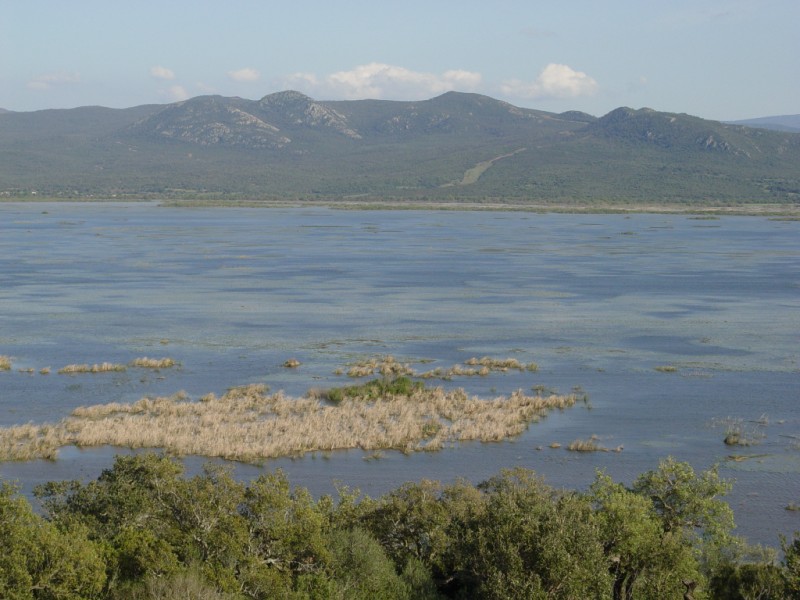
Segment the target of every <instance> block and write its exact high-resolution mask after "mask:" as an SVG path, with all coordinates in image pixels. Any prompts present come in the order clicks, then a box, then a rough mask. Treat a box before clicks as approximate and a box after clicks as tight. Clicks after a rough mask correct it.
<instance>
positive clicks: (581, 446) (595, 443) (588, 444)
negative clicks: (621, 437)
mask: <svg viewBox="0 0 800 600" xmlns="http://www.w3.org/2000/svg"><path fill="white" fill-rule="evenodd" d="M599 440H600V438H598V437H597V436H596V435H593V436H591V437H590V438H589V439H588V440H575V441H573V442H572V443H570V445H569V446H567V450H570V451H571V452H610V451H611V449H610V448H606V447H605V446H601V445H600V441H599ZM613 450H614V452H622V446H617V447H616V448H614V449H613Z"/></svg>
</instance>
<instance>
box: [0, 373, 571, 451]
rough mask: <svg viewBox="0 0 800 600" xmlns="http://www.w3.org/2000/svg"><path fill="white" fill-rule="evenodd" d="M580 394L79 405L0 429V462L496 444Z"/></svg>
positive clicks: (241, 397) (260, 389) (256, 393)
mask: <svg viewBox="0 0 800 600" xmlns="http://www.w3.org/2000/svg"><path fill="white" fill-rule="evenodd" d="M576 399H577V398H576V396H574V395H569V396H555V395H553V396H549V397H542V396H526V395H525V394H523V393H522V391H517V392H514V393H513V394H511V395H510V396H507V397H498V398H494V399H491V400H486V399H481V398H477V397H470V396H468V395H467V393H466V392H465V391H464V390H462V389H458V390H452V391H446V390H444V389H442V388H430V389H428V388H423V389H420V388H415V389H413V391H412V392H411V393H410V394H409V395H408V396H389V397H380V398H377V399H364V398H351V397H347V398H345V399H343V400H342V401H341V402H340V403H339V404H338V405H335V406H332V405H330V404H328V403H325V402H322V401H320V400H319V399H317V398H309V397H304V398H290V397H288V396H285V395H284V394H283V393H282V392H278V393H275V394H268V393H267V390H266V387H265V386H261V385H251V386H244V387H239V388H233V389H231V390H229V391H228V392H227V393H225V394H224V395H223V396H221V397H217V396H215V395H214V394H208V395H207V396H204V397H203V398H201V401H199V402H195V401H192V400H191V399H189V398H187V397H186V395H185V394H178V395H175V396H172V397H167V398H163V397H159V398H143V399H141V400H139V401H137V402H134V403H128V404H123V403H112V404H103V405H97V406H89V407H82V408H78V409H76V410H75V411H73V413H72V414H71V415H70V416H69V417H67V418H65V419H63V420H62V421H61V422H59V423H57V424H55V425H40V426H37V425H21V426H16V427H9V428H6V429H0V459H2V460H28V459H31V458H53V457H54V456H55V453H56V451H57V449H58V448H59V447H61V446H65V445H70V444H74V445H77V446H105V445H114V446H125V447H130V448H163V449H165V450H166V451H168V452H170V453H173V454H176V455H199V456H214V457H222V458H226V459H233V460H242V461H258V460H261V459H265V458H273V457H280V456H297V455H302V454H304V453H306V452H316V451H320V452H323V453H324V452H329V451H332V450H337V449H349V448H361V449H363V450H366V451H370V452H374V451H380V450H386V449H396V450H400V451H402V452H415V451H434V450H439V449H441V448H443V447H444V446H446V445H451V444H454V443H457V442H460V441H467V440H480V441H483V442H497V441H501V440H504V439H507V438H510V437H513V436H516V435H519V434H520V433H522V432H523V431H524V430H525V429H526V428H527V427H528V425H529V424H530V423H532V422H535V421H537V420H538V419H540V418H541V417H543V416H544V415H545V414H546V413H547V412H548V411H550V410H553V409H564V408H567V407H570V406H572V405H573V404H574V403H575V401H576Z"/></svg>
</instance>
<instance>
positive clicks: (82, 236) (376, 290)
mask: <svg viewBox="0 0 800 600" xmlns="http://www.w3.org/2000/svg"><path fill="white" fill-rule="evenodd" d="M386 354H392V355H394V356H395V357H397V358H399V359H401V360H403V361H408V362H411V361H421V360H430V361H432V362H430V363H428V364H426V365H424V366H421V365H420V366H418V368H419V369H421V370H424V369H428V368H433V367H436V366H442V367H444V368H447V367H450V366H452V365H453V364H456V363H461V362H463V361H465V360H467V359H468V358H470V357H473V356H487V355H488V356H493V357H496V358H506V357H514V358H517V359H518V360H520V361H521V362H526V363H527V362H536V363H538V365H539V367H540V369H539V371H538V372H537V373H506V374H494V375H492V376H490V377H486V378H470V379H461V380H455V381H452V382H445V385H455V386H462V387H464V388H465V389H467V391H469V392H471V393H474V394H479V395H482V396H492V395H496V394H507V393H509V392H511V391H513V390H515V389H518V388H523V389H526V390H530V388H531V387H533V386H536V385H543V386H546V387H548V388H552V389H556V390H558V391H560V392H565V393H566V392H569V391H570V390H572V389H573V388H574V387H576V386H577V387H580V388H581V389H582V390H584V391H585V392H586V393H588V394H589V397H590V403H589V406H588V407H586V406H576V407H575V408H572V409H570V410H568V411H565V412H563V413H557V414H552V415H550V416H549V417H547V419H545V420H544V421H543V422H541V423H539V424H536V425H533V426H531V428H530V429H529V430H528V432H526V433H525V434H524V435H522V436H521V437H520V438H518V439H516V440H515V441H512V442H507V443H500V444H479V443H471V444H464V445H461V446H460V447H457V448H453V449H448V450H444V451H442V452H438V453H427V454H417V455H413V456H404V455H402V454H396V453H392V452H388V453H385V455H384V456H383V458H381V459H379V460H365V455H364V453H363V452H360V451H350V452H341V453H334V454H333V455H332V456H330V457H325V458H323V457H322V456H307V457H305V458H302V459H295V460H288V459H286V460H275V461H268V462H266V463H265V464H264V465H262V466H246V465H240V466H238V467H236V468H237V472H238V473H239V474H240V475H241V476H243V477H250V476H254V475H256V474H257V473H259V472H262V471H263V470H265V469H273V468H276V467H281V468H283V469H285V470H286V471H287V472H288V473H289V476H290V478H291V480H292V481H293V482H294V483H296V484H299V485H304V486H307V487H309V488H310V489H311V490H312V491H315V492H317V493H322V492H329V491H331V490H332V489H333V482H334V481H341V482H344V483H346V484H348V485H351V486H354V487H359V488H361V489H362V490H363V491H364V492H366V493H368V494H371V495H377V494H380V493H383V492H385V491H387V490H388V489H391V488H393V487H395V486H397V485H398V484H400V483H402V482H404V481H408V480H418V479H420V478H423V477H424V478H431V479H440V480H443V481H452V480H453V479H455V478H457V477H467V478H469V479H471V480H473V481H475V482H477V481H481V480H483V479H486V478H487V477H490V476H492V475H493V474H495V473H496V472H497V471H498V470H499V469H501V468H503V467H512V466H524V467H529V468H532V469H534V470H536V471H537V472H539V473H541V474H543V475H544V476H545V478H546V479H547V481H548V482H549V483H551V484H553V485H556V486H568V487H578V488H583V487H585V486H587V485H588V484H589V483H590V482H591V480H592V478H593V477H594V472H595V469H597V468H603V469H606V470H607V471H608V472H609V473H610V474H611V475H612V476H614V477H615V478H617V479H619V480H622V481H626V482H630V481H631V480H632V478H633V477H635V476H636V475H637V474H639V473H641V472H643V471H646V470H648V469H652V468H655V467H656V466H657V464H658V460H659V459H660V458H662V457H665V456H667V455H672V456H675V457H676V458H679V459H681V460H688V461H690V462H691V463H692V464H693V465H694V466H695V468H698V469H704V468H708V467H710V466H711V465H713V464H716V463H719V464H720V469H721V473H722V474H723V475H724V476H725V477H728V478H731V479H734V480H735V486H734V491H733V493H732V494H731V495H730V497H729V501H730V502H731V504H732V506H733V507H734V510H735V511H736V517H737V523H738V524H739V527H740V531H741V533H743V534H745V535H747V536H748V537H749V538H750V539H752V540H754V541H759V542H763V543H768V544H772V545H775V544H776V543H777V536H778V534H779V533H784V534H791V532H792V531H793V530H795V529H800V513H798V512H792V511H786V510H785V508H784V507H785V506H787V505H788V504H791V503H800V364H799V362H798V361H799V360H800V222H797V221H779V220H769V219H766V218H758V217H723V218H719V219H714V220H707V219H697V218H692V217H690V216H685V215H674V216H665V215H632V216H619V215H539V214H529V213H515V212H455V211H453V212H427V211H425V212H423V211H419V212H418V211H335V210H329V209H323V208H297V209H269V210H266V209H222V208H220V209H176V208H164V207H159V206H157V205H155V204H0V355H8V356H11V357H12V360H13V369H12V370H11V371H8V372H4V373H0V425H2V426H7V425H12V424H18V423H25V422H28V421H34V422H42V421H53V420H57V419H59V418H61V417H63V416H66V415H67V414H69V412H70V411H71V410H72V409H73V408H75V407H76V406H80V405H85V404H95V403H103V402H110V401H133V400H137V399H139V398H140V397H142V396H144V395H156V394H162V395H166V394H172V393H174V392H176V391H178V390H186V391H187V392H188V393H189V394H190V395H191V396H193V397H199V396H200V395H202V394H205V393H208V392H215V393H221V392H224V391H225V389H226V388H228V387H230V386H234V385H241V384H245V383H251V382H265V383H267V384H269V385H270V387H271V388H272V389H283V390H285V391H287V392H289V393H291V394H296V395H300V394H303V393H304V392H305V391H306V390H308V389H309V388H311V387H325V386H330V385H338V384H341V383H344V382H345V380H346V378H345V377H342V376H337V375H334V371H335V370H336V369H337V368H340V367H342V366H344V365H346V364H348V363H351V362H353V361H355V360H359V359H362V358H368V357H374V356H382V355H386ZM139 356H151V357H162V356H169V357H172V358H174V359H176V360H178V361H180V363H181V365H182V366H181V368H180V369H171V370H164V371H162V372H160V373H154V372H142V371H141V370H134V369H129V370H128V371H126V372H124V373H113V374H97V375H79V376H66V375H58V374H56V371H57V369H58V368H60V367H62V366H64V365H67V364H72V363H97V362H103V361H109V362H120V363H127V362H129V361H130V360H131V359H133V358H135V357H139ZM287 358H297V359H299V360H300V361H301V362H302V365H301V367H300V368H299V369H293V370H289V369H285V368H283V367H282V366H281V365H282V363H283V362H284V361H285V360H286V359H287ZM665 366H669V367H675V368H676V370H675V371H674V372H663V371H660V370H657V369H656V367H665ZM44 367H51V368H52V373H51V374H50V375H40V374H39V373H38V371H39V369H42V368H44ZM20 369H22V370H24V369H34V373H32V374H31V373H26V372H21V371H20ZM730 420H738V421H740V422H741V423H742V425H743V426H744V427H745V428H746V429H748V431H749V432H750V433H751V434H752V435H753V437H756V438H757V441H758V442H759V443H758V444H757V445H754V446H750V447H746V448H741V447H740V448H731V447H726V446H725V445H724V444H723V442H722V440H723V438H724V437H725V425H724V423H725V422H729V421H730ZM590 435H597V436H599V438H600V441H601V443H603V444H604V445H606V446H608V447H616V446H619V445H623V446H624V450H623V451H622V452H620V453H613V452H608V453H589V454H578V453H570V452H567V451H565V450H563V449H560V450H554V449H550V448H549V445H550V443H552V442H559V443H561V444H563V445H564V446H566V445H567V444H568V443H569V442H571V441H573V440H575V439H578V438H587V437H589V436H590ZM538 448H541V449H538ZM113 454H114V450H113V449H99V450H83V451H82V450H78V449H75V448H65V449H63V450H62V451H61V453H60V458H59V459H58V460H57V461H55V462H45V461H34V462H30V463H5V464H0V476H1V477H3V478H6V479H19V480H20V482H21V483H22V485H23V489H26V490H28V489H30V487H31V486H33V485H34V484H35V483H37V482H39V481H45V480H51V479H66V478H90V477H91V478H93V477H96V476H97V475H98V474H99V472H100V471H101V470H102V469H103V468H106V467H107V466H109V465H110V464H111V461H112V457H113ZM734 454H738V455H746V456H750V458H748V459H746V460H741V461H732V460H730V459H729V456H730V455H734ZM202 462H203V461H202V460H200V459H189V460H187V465H188V467H189V469H190V470H192V469H196V468H199V466H200V465H201V464H202Z"/></svg>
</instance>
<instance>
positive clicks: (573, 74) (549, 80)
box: [500, 63, 598, 98]
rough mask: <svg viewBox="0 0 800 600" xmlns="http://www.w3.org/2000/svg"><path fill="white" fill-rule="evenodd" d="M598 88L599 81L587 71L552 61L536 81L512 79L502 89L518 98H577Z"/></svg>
mask: <svg viewBox="0 0 800 600" xmlns="http://www.w3.org/2000/svg"><path fill="white" fill-rule="evenodd" d="M597 88H598V85H597V82H596V81H595V80H594V79H592V78H591V77H589V76H588V75H587V74H586V73H583V72H582V71H575V70H574V69H572V68H571V67H569V66H567V65H560V64H556V63H550V64H549V65H547V66H546V67H545V68H544V69H543V70H542V72H541V73H539V76H538V77H537V78H536V80H535V81H532V82H526V81H520V80H518V79H512V80H509V81H506V82H505V83H504V84H503V85H502V86H501V88H500V89H501V91H502V92H503V94H505V95H507V96H513V97H517V98H576V97H578V96H590V95H592V94H594V93H595V92H596V91H597Z"/></svg>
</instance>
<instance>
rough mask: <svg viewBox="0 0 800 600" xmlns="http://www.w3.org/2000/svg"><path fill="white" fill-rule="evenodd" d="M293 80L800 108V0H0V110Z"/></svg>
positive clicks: (400, 89)
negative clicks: (296, 0)
mask: <svg viewBox="0 0 800 600" xmlns="http://www.w3.org/2000/svg"><path fill="white" fill-rule="evenodd" d="M287 89H294V90H298V91H301V92H303V93H305V94H308V95H309V96H311V97H313V98H315V99H317V100H346V99H363V98H377V99H385V100H422V99H427V98H432V97H434V96H437V95H439V94H442V93H444V92H446V91H450V90H455V91H460V92H475V93H480V94H485V95H487V96H491V97H493V98H498V99H501V100H505V101H507V102H510V103H511V104H514V105H516V106H521V107H526V108H536V109H540V110H546V111H552V112H563V111H566V110H581V111H584V112H588V113H590V114H593V115H596V116H601V115H603V114H605V113H607V112H609V111H611V110H613V109H615V108H617V107H619V106H629V107H632V108H641V107H649V108H654V109H656V110H662V111H667V112H675V113H688V114H692V115H696V116H700V117H704V118H709V119H718V120H736V119H746V118H754V117H762V116H772V115H785V114H798V113H800V0H560V1H559V2H556V1H554V0H547V1H540V0H492V1H491V2H490V1H488V0H483V1H481V2H478V1H473V0H459V1H456V0H402V1H398V0H364V1H361V0H324V1H319V0H304V1H302V2H292V1H291V0H280V1H276V2H274V1H271V0H263V1H255V0H224V1H223V0H217V1H210V0H158V1H153V0H102V1H101V0H0V108H3V109H7V110H14V111H33V110H41V109H49V108H72V107H76V106H87V105H100V106H108V107H112V108H126V107H131V106H137V105H141V104H166V103H170V102H176V101H179V100H184V99H187V98H190V97H194V96H199V95H205V94H220V95H223V96H240V97H243V98H249V99H258V98H261V97H263V96H265V95H267V94H270V93H273V92H278V91H282V90H287Z"/></svg>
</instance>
